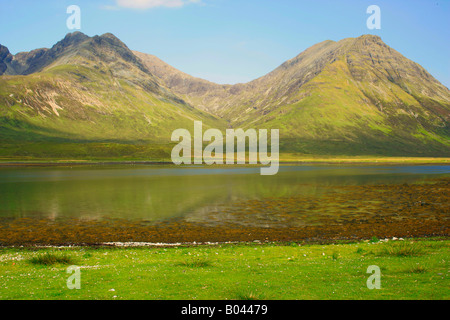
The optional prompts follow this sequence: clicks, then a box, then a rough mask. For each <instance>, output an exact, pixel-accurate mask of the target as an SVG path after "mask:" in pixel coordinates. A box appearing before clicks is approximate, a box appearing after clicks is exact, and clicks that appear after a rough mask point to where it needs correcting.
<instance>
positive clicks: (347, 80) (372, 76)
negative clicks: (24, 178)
mask: <svg viewBox="0 0 450 320" xmlns="http://www.w3.org/2000/svg"><path fill="white" fill-rule="evenodd" d="M449 115H450V91H449V90H448V88H446V87H445V86H443V85H442V84H440V83H439V82H438V81H437V80H436V79H434V78H433V77H432V76H431V75H430V74H429V73H428V72H427V71H426V70H425V69H424V68H422V67H421V66H420V65H418V64H416V63H414V62H413V61H411V60H409V59H407V58H405V57H404V56H402V55H401V54H400V53H398V52H397V51H395V50H394V49H392V48H390V47H389V46H387V45H386V44H385V43H383V41H382V40H381V39H380V38H379V37H376V36H371V35H364V36H361V37H358V38H349V39H344V40H341V41H338V42H334V41H324V42H321V43H319V44H316V45H314V46H312V47H311V48H309V49H307V50H305V51H304V52H302V53H301V54H299V55H298V56H297V57H295V58H293V59H291V60H289V61H286V62H285V63H283V64H282V65H281V66H280V67H278V68H277V69H275V70H274V71H272V72H271V73H269V74H267V75H265V76H263V77H261V78H259V79H256V80H254V81H251V82H249V83H245V84H236V85H219V84H215V83H212V82H209V81H206V80H203V79H199V78H195V77H192V76H190V75H188V74H185V73H183V72H181V71H179V70H177V69H175V68H173V67H171V66H170V65H168V64H166V63H165V62H163V61H162V60H160V59H159V58H157V57H155V56H152V55H148V54H144V53H139V52H135V51H131V50H130V49H129V48H128V47H127V46H126V45H125V44H124V43H123V42H121V41H120V40H119V39H117V38H116V37H115V36H114V35H112V34H104V35H102V36H95V37H88V36H86V35H84V34H82V33H80V32H75V33H71V34H68V35H67V36H66V37H65V38H64V39H63V40H61V41H60V42H58V43H57V44H55V46H53V47H52V48H50V49H37V50H33V51H31V52H24V53H18V54H16V55H12V54H11V53H10V52H9V50H8V49H7V48H6V47H5V46H2V45H0V157H3V158H17V159H20V158H26V157H29V158H33V157H43V158H52V157H55V158H63V157H64V158H80V159H81V158H83V159H88V158H102V157H107V158H117V159H121V158H133V159H134V158H136V159H148V158H152V159H162V158H164V159H168V158H169V157H170V149H171V144H170V136H171V133H172V131H173V130H174V129H177V128H187V129H191V128H192V127H193V121H194V120H201V121H203V123H204V125H205V127H214V128H218V129H221V130H224V129H225V128H227V127H235V128H237V127H243V128H277V129H280V136H281V138H280V143H281V147H282V152H286V153H296V154H300V155H301V154H304V155H369V156H370V155H386V156H447V157H448V156H450V139H449V138H450V130H449V125H448V124H449V123H448V122H449Z"/></svg>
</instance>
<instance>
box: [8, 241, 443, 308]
mask: <svg viewBox="0 0 450 320" xmlns="http://www.w3.org/2000/svg"><path fill="white" fill-rule="evenodd" d="M398 248H402V249H401V251H402V252H403V253H402V254H401V255H399V254H398V251H397V250H398ZM407 248H408V249H407ZM43 255H44V256H45V255H48V256H50V257H52V256H66V257H69V258H70V259H73V260H75V261H76V264H77V265H78V266H80V267H81V289H79V290H76V289H74V290H69V289H68V288H67V286H66V282H67V279H68V277H69V276H70V274H68V273H67V272H66V269H67V267H68V265H67V264H66V262H65V261H59V262H57V263H55V264H51V265H49V264H42V263H41V264H34V263H32V260H33V259H35V257H42V256H43ZM448 257H449V242H448V240H447V239H434V240H433V239H432V240H414V241H412V240H404V241H400V240H397V241H393V240H390V241H388V242H376V243H369V242H360V243H351V244H333V245H322V244H314V245H300V244H297V243H292V244H282V245H275V244H263V245H256V244H251V245H250V244H247V245H246V244H239V245H218V246H199V247H172V248H145V247H136V248H133V247H130V248H116V247H109V248H108V247H99V248H92V247H75V248H59V249H58V248H45V249H44V248H43V249H36V248H34V249H32V248H30V249H25V248H1V249H0V299H182V300H184V299H185V300H191V299H199V300H202V299H237V300H261V299H436V300H437V299H449V298H450V289H449V288H450V282H449V279H448V278H449V261H448ZM39 259H41V260H42V258H39ZM371 265H376V266H378V267H379V268H380V269H381V289H380V290H376V289H374V290H369V289H368V288H367V286H366V282H367V279H368V278H369V276H370V274H368V273H366V272H367V268H368V267H369V266H371Z"/></svg>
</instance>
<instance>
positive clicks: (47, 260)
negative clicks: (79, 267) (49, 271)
mask: <svg viewBox="0 0 450 320" xmlns="http://www.w3.org/2000/svg"><path fill="white" fill-rule="evenodd" d="M28 261H29V262H30V263H31V264H36V265H45V266H51V265H54V264H65V265H72V264H75V260H74V259H73V258H71V257H69V256H67V255H60V254H55V253H51V252H46V253H43V254H38V255H36V256H32V257H31V258H29V259H28Z"/></svg>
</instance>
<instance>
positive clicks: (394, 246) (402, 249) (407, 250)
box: [381, 241, 424, 257]
mask: <svg viewBox="0 0 450 320" xmlns="http://www.w3.org/2000/svg"><path fill="white" fill-rule="evenodd" d="M423 253H424V248H423V247H422V246H421V245H420V243H417V242H404V241H401V242H398V243H389V244H387V245H385V246H384V247H383V249H382V251H381V254H383V255H388V256H397V257H412V256H418V255H421V254H423Z"/></svg>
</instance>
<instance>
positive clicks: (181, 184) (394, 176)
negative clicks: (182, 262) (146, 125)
mask: <svg viewBox="0 0 450 320" xmlns="http://www.w3.org/2000/svg"><path fill="white" fill-rule="evenodd" d="M448 176H450V166H445V165H444V166H442V165H430V166H422V165H421V166H340V165H315V166H309V165H302V166H282V167H280V171H279V173H278V174H277V175H275V176H261V175H260V169H259V168H256V167H254V168H249V167H232V168H227V167H221V168H207V167H183V168H181V167H174V166H143V165H142V166H140V165H139V166H89V167H73V168H70V167H39V168H35V167H33V168H28V167H27V168H0V218H24V217H30V218H38V219H39V218H44V219H52V220H53V219H57V218H75V219H78V218H82V219H90V220H91V219H105V218H115V219H116V218H117V219H126V220H135V219H138V220H144V221H150V222H152V221H161V220H167V219H171V218H180V219H185V220H186V221H194V222H196V221H197V222H198V221H200V222H208V221H207V220H208V219H217V217H218V216H217V215H216V216H215V217H214V216H213V215H211V214H210V213H211V212H222V211H223V209H224V208H226V207H228V206H235V205H237V204H240V203H245V202H246V201H250V200H258V201H265V199H270V198H278V199H284V198H288V197H297V198H298V197H320V196H321V195H322V194H324V192H326V190H328V188H329V187H333V186H363V185H375V184H403V183H416V182H420V181H424V180H426V179H430V178H439V177H448ZM277 212H278V211H277V209H276V208H275V209H274V210H273V214H275V215H276V214H277ZM311 213H314V211H311ZM269 214H270V213H269ZM283 214H284V215H287V216H289V212H283ZM266 218H267V221H265V222H264V223H265V224H266V225H267V224H268V226H270V220H271V219H270V217H266ZM275 220H276V219H274V221H275ZM288 220H289V219H288ZM289 221H290V220H289Z"/></svg>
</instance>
